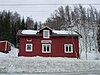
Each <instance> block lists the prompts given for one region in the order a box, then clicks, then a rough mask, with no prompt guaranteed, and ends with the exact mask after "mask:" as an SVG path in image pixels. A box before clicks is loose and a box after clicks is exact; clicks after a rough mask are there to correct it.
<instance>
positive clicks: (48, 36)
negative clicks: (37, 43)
mask: <svg viewBox="0 0 100 75" xmlns="http://www.w3.org/2000/svg"><path fill="white" fill-rule="evenodd" d="M45 32H48V35H47V36H45ZM43 38H50V31H49V30H43Z"/></svg>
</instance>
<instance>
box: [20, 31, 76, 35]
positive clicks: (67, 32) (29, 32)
mask: <svg viewBox="0 0 100 75" xmlns="http://www.w3.org/2000/svg"><path fill="white" fill-rule="evenodd" d="M37 32H38V31H37V30H23V31H22V32H21V33H22V34H33V35H35V34H36V33H37ZM52 32H53V33H55V34H75V35H77V33H76V32H74V31H65V30H52Z"/></svg>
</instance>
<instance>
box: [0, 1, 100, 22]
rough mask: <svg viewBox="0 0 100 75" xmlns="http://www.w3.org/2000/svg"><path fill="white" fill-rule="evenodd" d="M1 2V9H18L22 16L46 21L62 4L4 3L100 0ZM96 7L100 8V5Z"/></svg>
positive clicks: (79, 2)
mask: <svg viewBox="0 0 100 75" xmlns="http://www.w3.org/2000/svg"><path fill="white" fill-rule="evenodd" d="M0 4H1V5H0V11H2V10H10V11H17V12H18V13H19V14H20V15H21V16H24V17H31V18H33V20H35V21H42V22H44V21H45V20H46V19H47V18H48V17H50V14H51V13H53V12H54V10H56V9H57V8H58V7H60V6H61V5H20V6H19V5H16V6H4V5H3V6H2V4H100V0H0ZM94 7H95V8H97V9H98V10H100V5H95V6H94Z"/></svg>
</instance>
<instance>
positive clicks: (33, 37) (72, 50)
mask: <svg viewBox="0 0 100 75" xmlns="http://www.w3.org/2000/svg"><path fill="white" fill-rule="evenodd" d="M17 35H18V36H19V38H20V40H19V53H18V55H19V56H28V57H32V56H43V57H71V58H79V40H78V37H79V35H78V34H77V33H76V32H74V31H64V30H53V29H51V28H49V27H48V26H45V27H42V28H41V29H39V30H19V31H18V33H17Z"/></svg>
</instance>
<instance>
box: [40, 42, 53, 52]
mask: <svg viewBox="0 0 100 75" xmlns="http://www.w3.org/2000/svg"><path fill="white" fill-rule="evenodd" d="M42 53H51V44H42Z"/></svg>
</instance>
